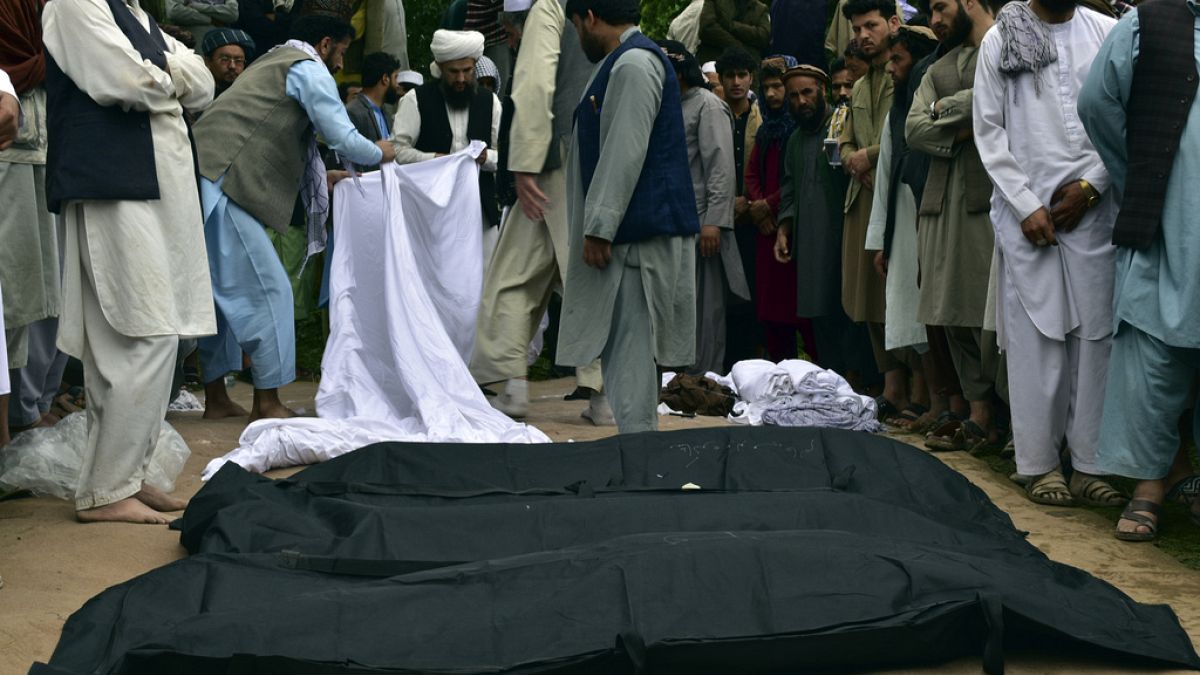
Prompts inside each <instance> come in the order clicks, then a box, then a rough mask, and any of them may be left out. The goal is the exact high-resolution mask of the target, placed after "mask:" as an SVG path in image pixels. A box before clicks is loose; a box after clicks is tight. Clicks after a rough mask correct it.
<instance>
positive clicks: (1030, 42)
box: [996, 2, 1058, 103]
mask: <svg viewBox="0 0 1200 675" xmlns="http://www.w3.org/2000/svg"><path fill="white" fill-rule="evenodd" d="M996 28H997V30H999V31H1000V38H1001V40H1000V45H1001V46H1000V72H1001V73H1004V74H1005V75H1007V76H1008V77H1012V78H1015V77H1017V76H1018V75H1020V74H1021V73H1033V91H1034V93H1035V95H1038V96H1040V95H1041V93H1042V77H1041V75H1042V68H1045V67H1046V66H1047V65H1049V64H1051V63H1054V62H1055V61H1057V60H1058V50H1057V49H1056V48H1055V46H1054V40H1053V38H1051V36H1050V27H1049V26H1047V25H1046V22H1044V21H1042V20H1041V19H1039V18H1038V17H1037V15H1036V14H1034V13H1033V10H1032V9H1030V7H1029V3H1027V2H1010V3H1008V4H1007V5H1005V6H1004V8H1003V9H1001V10H1000V13H999V14H997V15H996ZM1013 102H1014V103H1015V102H1016V91H1015V90H1014V91H1013Z"/></svg>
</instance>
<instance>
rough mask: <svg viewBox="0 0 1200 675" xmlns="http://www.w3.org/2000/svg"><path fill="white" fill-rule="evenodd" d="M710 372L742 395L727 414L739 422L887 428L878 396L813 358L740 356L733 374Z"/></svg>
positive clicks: (667, 378) (665, 377)
mask: <svg viewBox="0 0 1200 675" xmlns="http://www.w3.org/2000/svg"><path fill="white" fill-rule="evenodd" d="M705 377H707V378H709V379H711V380H713V381H715V382H717V383H718V384H720V385H722V386H724V387H728V388H729V389H730V390H731V391H732V392H733V393H734V395H736V396H737V397H738V401H737V403H735V404H734V406H733V411H732V412H731V413H730V414H729V415H728V417H727V419H728V420H729V421H730V422H734V423H736V424H748V425H751V426H760V425H763V424H769V425H772V426H780V427H821V428H827V429H847V430H851V431H867V432H875V431H879V430H880V428H881V426H880V424H879V420H878V412H877V408H876V406H875V400H874V399H873V398H871V397H870V396H861V395H859V394H857V393H856V392H855V391H854V389H852V388H851V387H850V383H849V382H847V381H846V379H845V378H844V377H842V376H841V375H838V374H837V373H835V372H833V371H832V370H825V369H824V368H821V367H820V366H817V365H815V364H812V363H809V362H808V361H803V360H800V359H789V360H786V361H780V362H779V363H777V364H776V363H771V362H770V361H764V360H761V359H753V360H749V361H739V362H737V363H736V364H734V366H733V370H732V371H730V373H729V374H728V375H717V374H716V373H707V374H706V375H705ZM674 378H675V375H674V374H673V373H667V374H664V375H663V387H666V386H667V385H668V383H670V382H671V381H672V380H673V379H674ZM678 412H680V411H677V410H673V409H670V408H668V407H667V406H666V404H663V405H660V406H659V413H660V414H671V413H678ZM682 412H685V413H686V412H689V411H682Z"/></svg>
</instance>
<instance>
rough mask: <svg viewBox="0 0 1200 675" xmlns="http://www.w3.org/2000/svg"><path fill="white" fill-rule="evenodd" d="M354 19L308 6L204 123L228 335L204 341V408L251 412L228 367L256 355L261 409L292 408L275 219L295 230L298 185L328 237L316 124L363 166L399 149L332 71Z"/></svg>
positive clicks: (212, 241)
mask: <svg viewBox="0 0 1200 675" xmlns="http://www.w3.org/2000/svg"><path fill="white" fill-rule="evenodd" d="M354 35H355V32H354V28H353V27H352V26H351V25H350V24H349V23H347V22H346V21H344V20H342V19H339V18H334V17H329V16H321V15H311V16H306V17H304V18H302V19H299V20H297V21H296V22H295V23H294V24H293V25H292V39H291V40H288V41H287V42H285V43H283V44H282V45H279V46H278V47H276V48H275V49H272V50H271V51H269V52H267V53H266V54H264V55H263V56H261V57H260V58H258V59H257V60H255V62H254V64H253V65H252V66H250V67H249V68H247V69H246V71H245V72H244V73H242V75H241V77H239V78H238V79H237V81H236V82H234V84H233V85H232V86H231V87H230V88H229V90H228V91H227V92H226V93H225V94H224V95H223V96H222V97H221V98H220V99H218V100H217V101H216V102H215V103H214V104H213V106H212V107H211V108H210V109H209V110H208V111H207V112H206V113H205V114H204V116H203V117H202V118H200V121H199V122H197V123H196V126H195V130H194V131H195V136H196V150H197V155H198V159H199V164H200V175H201V178H200V198H201V201H202V204H203V212H204V234H205V242H206V245H207V248H208V259H209V271H210V272H211V278H212V286H213V298H214V300H215V301H216V307H217V335H215V336H213V337H208V338H203V339H201V340H200V365H201V367H202V369H203V370H204V379H205V381H206V385H205V394H206V402H205V407H206V410H205V417H207V418H210V419H211V418H217V417H236V416H241V415H245V414H247V413H246V411H245V410H243V409H241V408H240V407H239V406H237V405H236V404H234V403H233V401H231V400H229V396H228V394H227V393H226V392H225V387H224V383H223V381H222V378H223V377H224V375H225V374H226V373H228V372H230V371H232V370H240V369H241V365H242V351H243V350H244V351H245V352H246V353H248V354H249V356H250V360H251V370H252V373H253V376H254V407H253V410H251V412H250V417H251V420H255V419H261V418H264V417H290V416H291V415H292V411H290V410H288V408H287V407H286V406H284V405H283V403H282V402H281V401H280V400H279V393H278V389H279V387H281V386H283V385H285V384H287V383H289V382H291V381H293V380H294V379H295V378H296V339H295V326H294V323H293V317H294V308H293V300H292V289H291V284H290V282H289V281H288V277H287V273H286V272H285V271H284V268H283V264H282V263H281V262H280V260H279V256H278V255H277V254H276V253H275V249H274V248H273V247H272V246H271V242H270V239H269V238H268V237H267V233H266V231H265V230H264V226H269V227H271V228H274V229H275V230H276V231H279V232H281V233H283V232H286V230H287V228H288V226H289V225H290V223H291V220H292V215H293V211H294V210H295V206H296V197H297V194H298V193H299V196H300V198H301V203H302V205H303V207H304V208H303V211H304V216H305V218H306V219H307V222H308V224H309V228H308V229H309V246H308V251H309V253H310V254H311V253H313V252H315V251H318V250H320V249H321V248H323V247H324V237H323V235H324V232H325V218H326V216H327V214H328V210H329V196H328V192H327V190H328V188H327V185H326V174H325V167H324V164H323V163H322V161H321V157H320V155H319V154H318V152H317V147H316V139H315V134H320V136H321V137H322V138H323V139H324V140H325V142H326V143H327V144H328V145H329V147H330V148H331V149H333V150H334V151H335V152H338V153H339V154H340V155H341V156H343V157H345V158H346V159H348V160H349V161H351V162H353V163H355V164H357V165H359V166H368V165H378V164H380V163H381V162H390V161H392V159H394V158H395V151H394V150H393V149H392V146H391V144H390V143H388V142H386V141H379V142H375V143H372V142H371V141H370V140H368V139H367V138H365V137H364V136H363V135H362V134H360V133H359V132H358V131H356V130H355V128H354V125H353V124H351V123H350V118H349V117H348V116H347V115H346V108H345V106H343V105H342V101H341V98H340V97H339V96H338V91H337V84H336V83H335V82H334V79H333V75H332V73H335V72H337V71H338V70H340V69H341V67H342V58H343V56H344V54H345V52H346V48H347V47H349V46H350V41H351V40H352V39H353V38H354Z"/></svg>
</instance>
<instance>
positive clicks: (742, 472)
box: [31, 427, 1200, 675]
mask: <svg viewBox="0 0 1200 675" xmlns="http://www.w3.org/2000/svg"><path fill="white" fill-rule="evenodd" d="M687 484H692V485H694V486H698V488H699V489H681V488H682V487H683V486H685V485H687ZM181 530H182V532H181V541H182V543H183V544H184V545H185V546H186V547H187V549H188V550H189V552H191V553H193V554H194V555H192V556H191V557H189V558H187V559H184V560H181V561H179V562H176V563H173V564H171V565H167V566H165V567H163V568H160V569H158V570H155V571H152V572H150V573H148V574H146V575H143V576H141V577H139V578H137V579H134V580H132V581H129V582H127V583H125V584H121V585H119V586H116V587H114V588H111V589H109V590H107V591H105V592H104V593H102V594H101V595H99V596H98V597H97V598H95V599H93V600H92V601H90V602H89V603H88V604H87V605H86V606H85V607H84V608H83V609H82V610H80V611H79V612H77V613H76V614H75V615H73V616H72V617H71V618H70V619H69V620H68V622H67V624H66V626H65V627H64V630H63V636H62V639H61V641H60V643H59V645H58V648H57V649H56V650H55V653H54V655H53V657H52V658H51V661H50V663H49V665H43V664H39V665H35V666H34V668H33V670H32V671H31V673H34V674H37V675H76V674H82V673H105V674H110V675H112V674H117V673H188V674H189V675H194V674H205V673H214V674H215V673H222V674H224V673H251V672H253V673H260V674H264V675H271V674H274V673H289V674H295V673H299V674H305V673H322V674H326V673H378V672H403V673H447V672H454V673H551V672H552V673H605V674H624V673H672V674H673V673H681V674H682V673H759V672H808V671H811V670H813V669H837V670H845V669H849V668H884V667H901V666H920V665H922V664H932V663H937V662H941V661H945V660H947V659H952V658H960V657H963V656H970V655H976V656H979V657H980V658H981V659H982V662H983V665H984V668H985V670H986V671H988V672H999V671H1001V670H1002V669H1003V663H1004V650H1005V649H1006V648H1016V649H1030V648H1034V649H1036V648H1037V647H1038V645H1039V644H1043V643H1042V641H1046V642H1045V644H1051V645H1053V647H1052V649H1054V650H1055V653H1056V654H1060V653H1061V651H1062V650H1063V649H1066V648H1068V647H1070V646H1071V645H1077V646H1082V647H1084V648H1086V649H1087V650H1088V651H1089V653H1090V654H1092V655H1093V656H1095V655H1097V654H1099V655H1101V656H1102V657H1104V658H1110V657H1111V658H1124V659H1133V661H1130V663H1135V664H1141V665H1149V664H1159V665H1178V666H1187V667H1197V666H1200V658H1198V657H1197V656H1196V654H1195V652H1194V651H1193V650H1192V646H1191V643H1190V642H1189V640H1188V638H1187V635H1186V634H1185V633H1184V632H1183V630H1182V628H1181V627H1180V626H1179V623H1178V621H1177V619H1176V618H1175V616H1174V614H1173V613H1172V612H1171V610H1170V609H1169V608H1167V607H1162V606H1146V605H1139V604H1137V603H1135V602H1133V601H1132V600H1131V599H1129V598H1128V597H1126V596H1125V595H1123V594H1122V593H1120V592H1119V591H1118V590H1116V589H1115V588H1113V587H1112V586H1109V585H1108V584H1106V583H1104V582H1101V581H1099V580H1097V579H1095V578H1093V577H1091V576H1089V575H1088V574H1086V573H1084V572H1082V571H1080V570H1077V569H1074V568H1070V567H1067V566H1064V565H1060V564H1057V563H1054V562H1052V561H1050V560H1049V559H1047V558H1046V557H1045V556H1044V555H1043V554H1042V553H1041V552H1040V551H1038V550H1037V549H1036V548H1034V547H1033V546H1031V545H1030V544H1028V543H1027V542H1026V541H1025V539H1024V536H1023V534H1022V533H1021V532H1018V531H1017V530H1015V529H1014V528H1013V526H1012V523H1011V521H1010V520H1009V518H1008V516H1007V515H1005V514H1004V513H1003V512H1001V511H1000V510H999V509H997V508H996V507H995V506H993V505H992V504H991V502H989V501H988V499H987V497H986V496H985V495H984V494H983V493H982V492H981V491H980V490H978V489H977V488H975V487H974V486H972V485H971V484H970V483H969V482H968V481H967V480H966V479H965V478H963V477H962V476H960V475H958V474H957V473H955V472H954V471H952V470H951V469H949V468H947V467H946V466H945V465H943V464H942V463H941V462H939V461H938V460H936V459H935V458H932V457H929V456H928V455H926V454H924V453H922V452H920V451H918V450H916V449H914V448H912V447H910V446H907V445H903V444H900V443H896V442H893V441H890V440H888V439H886V438H882V437H876V436H870V435H867V434H857V433H852V432H842V431H833V430H820V429H755V428H741V427H739V428H719V429H697V430H687V431H678V432H671V433H646V434H633V435H628V436H622V437H617V438H610V439H605V440H602V441H594V442H588V443H567V444H545V445H520V446H516V445H438V444H401V443H385V444H379V445H374V446H370V447H368V448H364V449H362V450H359V451H357V452H354V453H351V454H349V455H345V456H343V457H340V458H338V459H335V460H332V461H330V462H327V463H325V464H323V465H319V466H315V467H312V468H309V469H306V470H304V471H302V472H300V473H298V474H296V475H295V476H293V477H291V478H290V479H286V480H270V479H267V478H264V477H261V476H257V475H252V474H249V473H247V472H246V471H244V470H242V469H241V468H239V467H237V466H236V465H233V464H228V465H226V466H225V467H224V468H222V469H221V471H220V472H218V473H217V475H216V476H215V477H214V478H213V479H212V480H211V481H210V482H209V484H208V485H206V486H205V487H204V488H203V489H202V490H201V491H200V493H199V494H198V495H197V496H196V497H195V498H194V499H193V500H192V502H191V504H190V505H189V506H188V509H187V511H186V513H185V514H184V517H183V519H182V523H181Z"/></svg>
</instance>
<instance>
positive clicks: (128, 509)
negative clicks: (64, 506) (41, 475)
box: [75, 497, 171, 525]
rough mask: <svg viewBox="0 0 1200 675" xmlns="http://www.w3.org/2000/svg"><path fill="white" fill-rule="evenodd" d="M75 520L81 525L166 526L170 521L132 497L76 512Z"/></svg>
mask: <svg viewBox="0 0 1200 675" xmlns="http://www.w3.org/2000/svg"><path fill="white" fill-rule="evenodd" d="M75 518H76V519H77V520H79V522H81V523H139V524H146V525H166V524H168V523H170V522H171V519H170V518H169V517H167V516H164V515H163V514H161V513H159V512H158V511H155V510H154V509H152V508H150V507H149V506H146V505H145V504H143V503H141V502H140V501H138V500H137V499H136V498H134V497H126V498H125V499H122V500H121V501H119V502H113V503H112V504H106V505H104V506H99V507H96V508H94V509H87V510H84V511H76V512H75Z"/></svg>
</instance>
